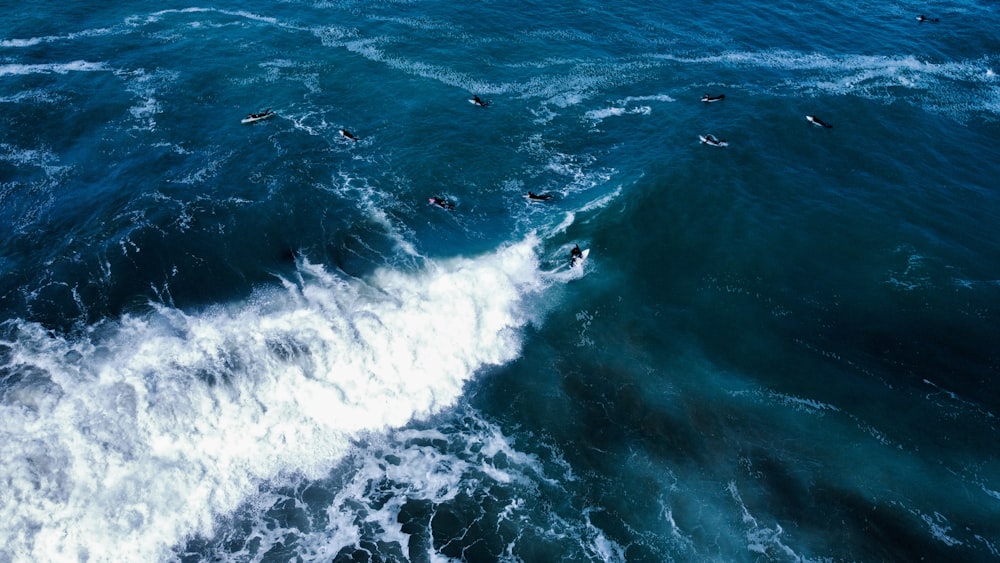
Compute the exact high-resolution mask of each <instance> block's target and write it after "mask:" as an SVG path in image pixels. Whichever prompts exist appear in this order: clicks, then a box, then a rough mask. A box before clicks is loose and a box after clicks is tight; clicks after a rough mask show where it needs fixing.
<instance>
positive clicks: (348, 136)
mask: <svg viewBox="0 0 1000 563" xmlns="http://www.w3.org/2000/svg"><path fill="white" fill-rule="evenodd" d="M340 134H341V136H343V137H344V138H345V139H350V140H351V141H359V140H360V139H358V138H357V137H356V136H355V135H354V133H351V132H350V131H348V130H347V129H341V130H340Z"/></svg>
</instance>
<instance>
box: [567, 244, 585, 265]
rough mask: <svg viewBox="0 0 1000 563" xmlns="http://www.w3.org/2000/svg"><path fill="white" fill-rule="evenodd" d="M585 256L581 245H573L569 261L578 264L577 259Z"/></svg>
mask: <svg viewBox="0 0 1000 563" xmlns="http://www.w3.org/2000/svg"><path fill="white" fill-rule="evenodd" d="M581 258H583V251H582V250H580V245H579V244H576V245H573V250H570V251H569V263H570V264H571V265H572V264H576V261H577V260H579V259H581Z"/></svg>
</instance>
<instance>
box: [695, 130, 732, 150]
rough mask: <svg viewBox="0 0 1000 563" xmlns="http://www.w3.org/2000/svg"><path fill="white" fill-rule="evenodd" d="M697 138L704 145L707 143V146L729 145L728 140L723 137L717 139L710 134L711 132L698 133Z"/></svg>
mask: <svg viewBox="0 0 1000 563" xmlns="http://www.w3.org/2000/svg"><path fill="white" fill-rule="evenodd" d="M698 138H699V139H700V140H701V142H702V143H704V144H706V145H709V146H713V147H728V146H729V142H728V141H726V140H725V139H717V138H716V137H715V135H712V134H711V133H710V134H708V135H700V136H699V137H698Z"/></svg>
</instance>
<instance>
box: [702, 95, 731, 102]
mask: <svg viewBox="0 0 1000 563" xmlns="http://www.w3.org/2000/svg"><path fill="white" fill-rule="evenodd" d="M725 99H726V95H725V94H719V95H718V96H712V95H710V94H705V95H704V96H702V97H701V101H703V102H705V103H712V102H718V101H719V100H725Z"/></svg>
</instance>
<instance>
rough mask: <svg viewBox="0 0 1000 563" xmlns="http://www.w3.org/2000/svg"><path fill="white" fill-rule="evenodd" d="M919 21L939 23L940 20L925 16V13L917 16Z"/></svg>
mask: <svg viewBox="0 0 1000 563" xmlns="http://www.w3.org/2000/svg"><path fill="white" fill-rule="evenodd" d="M917 21H918V22H920V23H924V22H931V23H937V22H938V21H940V20H938V19H937V18H929V17H927V16H925V15H923V14H920V15H919V16H917Z"/></svg>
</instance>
